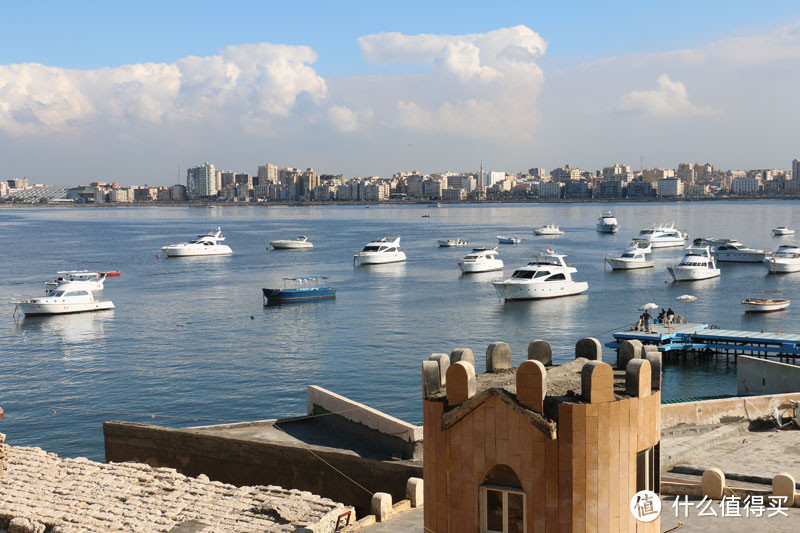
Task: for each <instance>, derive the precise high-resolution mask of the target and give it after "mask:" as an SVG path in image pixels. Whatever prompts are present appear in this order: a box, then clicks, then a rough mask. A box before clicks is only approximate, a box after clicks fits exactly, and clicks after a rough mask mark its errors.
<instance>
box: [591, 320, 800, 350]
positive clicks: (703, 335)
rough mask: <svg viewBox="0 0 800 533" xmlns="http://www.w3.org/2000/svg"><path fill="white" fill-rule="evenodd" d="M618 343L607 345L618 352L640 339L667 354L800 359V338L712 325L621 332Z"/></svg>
mask: <svg viewBox="0 0 800 533" xmlns="http://www.w3.org/2000/svg"><path fill="white" fill-rule="evenodd" d="M613 335H614V340H613V341H612V342H609V343H606V346H607V347H609V348H613V349H617V348H619V345H620V343H621V342H622V341H624V340H632V339H636V340H639V341H641V342H642V344H654V345H656V346H658V350H659V351H660V352H664V353H665V354H667V353H669V352H672V351H689V350H695V351H700V350H711V351H714V352H722V353H727V354H738V353H749V354H756V355H775V356H787V357H797V356H800V335H798V334H796V333H771V332H758V331H739V330H733V329H711V328H709V326H708V324H692V323H688V324H675V325H674V326H673V327H672V328H667V327H666V326H663V325H660V324H656V325H654V326H653V327H652V329H651V331H650V332H644V331H618V332H616V333H614V334H613Z"/></svg>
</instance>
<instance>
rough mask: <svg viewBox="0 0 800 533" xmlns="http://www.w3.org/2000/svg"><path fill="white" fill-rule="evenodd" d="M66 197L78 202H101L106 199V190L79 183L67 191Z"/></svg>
mask: <svg viewBox="0 0 800 533" xmlns="http://www.w3.org/2000/svg"><path fill="white" fill-rule="evenodd" d="M67 199H69V200H73V201H75V202H78V203H87V204H102V203H104V202H105V201H106V192H105V191H104V190H102V189H100V188H99V187H86V186H84V185H79V186H77V187H73V188H72V189H69V190H68V191H67Z"/></svg>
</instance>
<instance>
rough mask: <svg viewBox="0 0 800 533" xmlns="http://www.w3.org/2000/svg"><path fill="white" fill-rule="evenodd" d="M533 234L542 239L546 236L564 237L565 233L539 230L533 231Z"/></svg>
mask: <svg viewBox="0 0 800 533" xmlns="http://www.w3.org/2000/svg"><path fill="white" fill-rule="evenodd" d="M533 233H534V235H539V236H540V237H544V236H548V235H549V236H558V235H564V232H563V231H553V230H538V229H535V230H533Z"/></svg>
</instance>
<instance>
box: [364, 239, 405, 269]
mask: <svg viewBox="0 0 800 533" xmlns="http://www.w3.org/2000/svg"><path fill="white" fill-rule="evenodd" d="M398 246H400V237H382V238H380V239H376V240H374V241H372V242H369V243H367V245H366V246H364V249H363V250H361V251H360V252H356V253H355V254H353V264H356V263H357V264H359V265H380V264H384V263H399V262H401V261H405V260H406V254H405V252H403V251H401V250H399V249H398Z"/></svg>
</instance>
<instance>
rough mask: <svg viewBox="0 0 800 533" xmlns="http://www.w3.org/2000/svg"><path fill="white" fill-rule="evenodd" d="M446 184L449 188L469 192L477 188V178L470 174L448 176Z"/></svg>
mask: <svg viewBox="0 0 800 533" xmlns="http://www.w3.org/2000/svg"><path fill="white" fill-rule="evenodd" d="M447 186H448V187H449V188H451V189H464V191H466V192H468V193H469V192H472V191H474V190H475V189H476V188H477V186H478V180H477V179H476V178H475V176H473V175H472V174H459V175H457V176H448V178H447Z"/></svg>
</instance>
